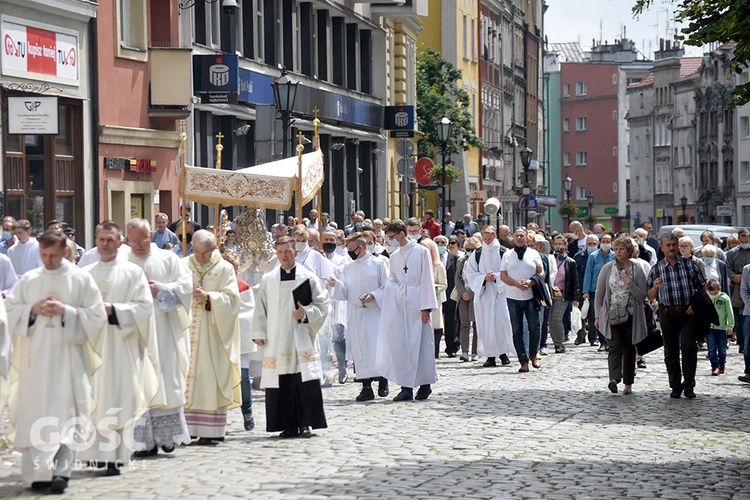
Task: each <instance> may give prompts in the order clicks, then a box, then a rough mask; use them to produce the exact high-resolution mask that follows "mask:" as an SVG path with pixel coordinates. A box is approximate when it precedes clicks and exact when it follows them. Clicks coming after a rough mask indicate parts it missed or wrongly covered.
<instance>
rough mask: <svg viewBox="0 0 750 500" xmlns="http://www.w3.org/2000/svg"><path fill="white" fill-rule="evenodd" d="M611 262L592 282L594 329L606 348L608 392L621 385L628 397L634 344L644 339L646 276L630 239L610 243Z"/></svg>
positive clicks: (630, 386) (633, 370)
mask: <svg viewBox="0 0 750 500" xmlns="http://www.w3.org/2000/svg"><path fill="white" fill-rule="evenodd" d="M614 252H615V260H613V261H612V262H609V263H607V264H605V265H604V267H603V268H602V270H601V272H600V273H599V278H598V279H597V282H596V298H595V303H594V307H595V317H596V320H595V326H596V328H598V329H599V331H600V332H602V334H603V335H604V337H606V339H607V345H609V356H608V358H607V362H608V364H609V386H608V388H609V390H610V391H611V392H613V393H616V392H617V384H619V383H620V380H622V381H623V382H624V383H625V388H624V390H623V393H624V394H632V392H633V388H632V385H633V381H634V379H635V345H636V344H637V343H638V342H640V341H641V340H643V339H644V338H646V333H647V328H646V316H645V314H644V311H643V306H642V304H643V301H644V300H645V298H646V293H647V291H648V289H647V288H646V274H645V273H644V272H643V268H642V267H641V266H639V265H636V264H635V263H634V262H633V261H632V260H631V257H632V256H633V255H634V254H635V245H634V244H633V240H631V239H630V238H629V237H627V236H622V237H620V238H618V239H617V240H616V241H615V243H614Z"/></svg>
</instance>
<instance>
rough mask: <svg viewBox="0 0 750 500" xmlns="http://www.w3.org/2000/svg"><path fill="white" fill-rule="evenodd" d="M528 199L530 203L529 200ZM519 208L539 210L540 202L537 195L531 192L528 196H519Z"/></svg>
mask: <svg viewBox="0 0 750 500" xmlns="http://www.w3.org/2000/svg"><path fill="white" fill-rule="evenodd" d="M527 199H528V204H527V201H526V200H527ZM518 209H519V210H539V202H538V201H537V199H536V196H534V195H533V194H530V195H528V196H521V197H520V198H518Z"/></svg>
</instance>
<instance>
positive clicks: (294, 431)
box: [279, 429, 299, 439]
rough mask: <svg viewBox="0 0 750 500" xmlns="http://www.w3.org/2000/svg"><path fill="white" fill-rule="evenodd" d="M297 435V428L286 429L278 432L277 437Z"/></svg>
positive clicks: (287, 437)
mask: <svg viewBox="0 0 750 500" xmlns="http://www.w3.org/2000/svg"><path fill="white" fill-rule="evenodd" d="M297 436H299V429H286V430H285V431H282V433H281V434H279V437H280V438H284V439H289V438H296V437H297Z"/></svg>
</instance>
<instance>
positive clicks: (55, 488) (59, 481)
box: [49, 476, 68, 493]
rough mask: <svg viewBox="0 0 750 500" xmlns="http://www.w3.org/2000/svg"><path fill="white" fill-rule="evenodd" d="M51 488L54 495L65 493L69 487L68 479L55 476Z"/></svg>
mask: <svg viewBox="0 0 750 500" xmlns="http://www.w3.org/2000/svg"><path fill="white" fill-rule="evenodd" d="M49 487H50V491H51V492H52V493H64V492H65V488H67V487H68V478H67V477H62V476H55V477H53V478H52V482H51V483H50V486H49Z"/></svg>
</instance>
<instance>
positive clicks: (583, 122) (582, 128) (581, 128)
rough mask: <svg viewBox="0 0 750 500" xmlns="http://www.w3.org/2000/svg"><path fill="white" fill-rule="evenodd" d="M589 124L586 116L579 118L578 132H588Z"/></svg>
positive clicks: (577, 120)
mask: <svg viewBox="0 0 750 500" xmlns="http://www.w3.org/2000/svg"><path fill="white" fill-rule="evenodd" d="M587 123H588V120H587V119H586V117H585V116H579V117H577V118H576V131H578V132H583V131H585V130H586V128H587V127H586V125H587Z"/></svg>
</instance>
